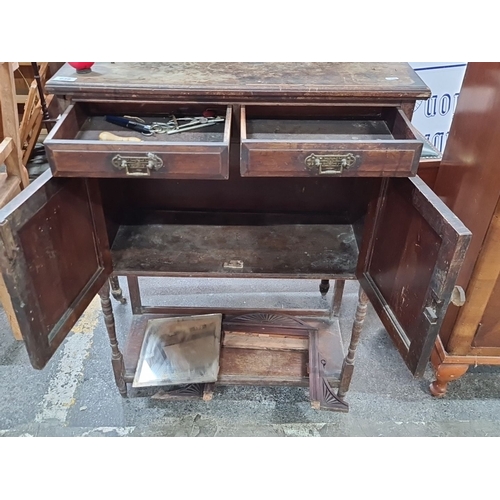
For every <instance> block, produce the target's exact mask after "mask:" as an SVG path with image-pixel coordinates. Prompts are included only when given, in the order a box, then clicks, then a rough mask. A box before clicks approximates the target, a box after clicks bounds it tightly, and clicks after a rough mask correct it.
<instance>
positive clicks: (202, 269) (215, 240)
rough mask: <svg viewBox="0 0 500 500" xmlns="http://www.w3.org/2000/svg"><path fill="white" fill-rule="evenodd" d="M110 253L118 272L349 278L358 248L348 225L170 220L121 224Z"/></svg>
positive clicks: (355, 261)
mask: <svg viewBox="0 0 500 500" xmlns="http://www.w3.org/2000/svg"><path fill="white" fill-rule="evenodd" d="M207 248H208V249H210V251H207ZM112 254H113V262H114V270H115V272H116V273H118V274H119V273H123V272H131V273H136V274H144V273H156V274H158V275H170V276H174V275H179V276H180V275H184V276H194V275H204V276H219V277H220V276H233V277H244V276H246V277H250V276H254V277H258V276H261V277H263V276H267V277H298V276H301V277H311V278H313V277H318V278H322V277H325V276H326V277H329V278H335V277H345V278H347V279H348V278H350V277H353V276H354V273H355V269H356V264H357V257H358V249H357V244H356V240H355V238H354V234H353V231H352V227H351V226H349V225H334V224H332V225H326V224H314V225H302V224H281V225H278V224H266V225H264V226H253V225H212V224H210V225H197V224H187V225H186V224H173V223H172V224H151V225H127V226H125V225H124V226H122V227H121V228H120V229H119V231H118V234H117V236H116V238H115V241H114V244H113V247H112ZM231 261H238V262H239V263H241V265H240V266H236V265H231V264H230V263H231Z"/></svg>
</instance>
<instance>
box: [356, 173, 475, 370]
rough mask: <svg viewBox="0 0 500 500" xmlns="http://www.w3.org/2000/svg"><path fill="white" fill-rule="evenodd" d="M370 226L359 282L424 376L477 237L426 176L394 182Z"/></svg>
mask: <svg viewBox="0 0 500 500" xmlns="http://www.w3.org/2000/svg"><path fill="white" fill-rule="evenodd" d="M366 224H367V231H368V234H369V235H370V236H369V237H368V238H365V240H364V243H363V248H362V249H361V253H360V259H359V265H358V277H359V279H360V282H361V285H362V286H363V288H364V290H365V291H366V293H367V294H368V296H369V298H370V301H371V303H372V304H373V307H374V308H375V310H376V311H377V313H378V315H379V316H380V318H381V320H382V322H383V324H384V326H385V328H386V329H387V331H388V332H389V335H390V336H391V338H392V340H393V341H394V343H395V345H396V347H397V349H398V350H399V352H400V353H401V355H402V357H403V359H404V361H405V363H406V364H407V365H408V367H409V368H410V370H411V371H412V373H413V374H414V375H415V376H422V374H423V372H424V369H425V366H426V364H427V361H428V359H429V357H430V353H431V350H432V346H433V344H434V341H435V339H436V337H437V335H438V332H439V328H440V326H441V323H442V321H443V318H444V314H445V313H446V309H447V307H448V304H449V302H450V300H451V294H452V291H453V288H454V286H455V282H456V278H457V275H458V272H459V270H460V267H461V265H462V262H463V260H464V256H465V252H466V250H467V247H468V245H469V242H470V238H471V233H470V231H469V230H468V229H467V228H466V227H465V226H464V225H463V224H462V223H461V221H460V220H459V219H458V218H457V217H456V216H455V215H454V214H453V212H451V210H449V209H448V208H447V207H446V206H445V205H444V203H443V202H442V201H441V200H440V199H439V198H438V197H437V196H436V194H435V193H434V192H433V191H432V190H431V189H430V188H429V187H428V186H427V185H426V184H425V183H424V182H423V181H422V180H421V179H420V178H419V177H415V178H410V179H389V180H387V181H386V182H385V183H384V184H383V187H382V191H381V195H380V196H379V198H378V199H377V200H374V201H373V203H372V205H371V207H370V210H369V214H368V216H367V221H366Z"/></svg>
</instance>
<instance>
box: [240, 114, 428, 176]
mask: <svg viewBox="0 0 500 500" xmlns="http://www.w3.org/2000/svg"><path fill="white" fill-rule="evenodd" d="M354 110H356V108H354ZM388 111H391V110H388ZM392 111H395V110H392ZM305 112H307V113H310V112H311V111H310V110H309V109H307V108H306V110H305ZM324 112H325V110H324V109H323V110H322V114H324ZM344 112H345V111H344ZM357 112H358V113H361V112H362V110H361V111H360V110H357ZM249 113H250V114H251V115H253V116H255V115H256V113H258V112H257V111H256V110H253V109H251V108H250V109H249ZM277 113H278V116H279V111H278V112H277ZM295 113H296V115H295V119H294V120H290V119H280V118H278V117H276V118H273V119H264V120H263V119H256V118H252V119H247V113H246V107H245V106H242V107H241V121H242V126H241V130H242V131H243V133H242V136H241V155H240V157H241V175H242V176H252V177H253V176H259V177H310V176H321V177H328V176H338V177H351V176H366V177H380V176H391V177H395V176H405V177H406V176H409V175H414V174H415V173H416V171H417V166H418V160H419V158H420V152H421V150H422V143H421V142H420V141H419V140H417V139H416V138H415V135H414V133H413V131H412V128H411V126H410V124H409V122H408V120H407V119H406V118H405V117H404V115H403V114H402V113H401V112H400V111H397V112H396V113H392V115H394V114H395V115H396V118H395V119H394V116H393V117H392V119H393V120H394V124H391V123H390V122H389V121H388V119H386V120H387V121H386V120H383V119H378V120H367V119H365V118H359V117H358V118H356V117H355V116H354V117H353V118H352V119H350V120H346V117H345V116H341V117H340V118H341V119H337V120H335V117H336V109H335V107H332V108H331V110H330V115H329V116H322V119H321V120H311V119H305V118H304V117H303V116H301V113H300V110H296V111H295ZM387 115H390V113H387ZM243 122H244V124H243ZM348 153H350V154H352V155H353V156H354V158H355V160H354V164H353V165H352V166H349V167H348V168H347V167H346V168H344V169H343V171H342V172H340V173H338V172H326V173H325V172H322V171H321V170H320V169H319V168H318V167H314V168H311V167H310V166H308V164H307V162H306V159H307V158H308V157H309V156H310V155H311V154H314V155H347V154H348Z"/></svg>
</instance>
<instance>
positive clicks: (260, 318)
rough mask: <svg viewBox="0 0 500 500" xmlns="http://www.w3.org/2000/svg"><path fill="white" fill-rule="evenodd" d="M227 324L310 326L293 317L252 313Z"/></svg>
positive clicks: (233, 319) (230, 320) (232, 319)
mask: <svg viewBox="0 0 500 500" xmlns="http://www.w3.org/2000/svg"><path fill="white" fill-rule="evenodd" d="M227 323H231V324H235V323H236V324H243V325H245V324H252V325H254V324H267V325H272V326H289V327H301V328H302V327H306V328H309V326H308V325H307V324H306V323H304V322H303V321H300V320H299V319H297V318H294V317H292V316H285V315H283V314H273V313H251V314H244V315H242V316H235V317H232V318H229V319H228V320H227Z"/></svg>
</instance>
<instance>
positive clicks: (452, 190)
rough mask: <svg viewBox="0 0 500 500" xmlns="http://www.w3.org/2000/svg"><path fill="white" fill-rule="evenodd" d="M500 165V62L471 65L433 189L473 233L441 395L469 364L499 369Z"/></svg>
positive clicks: (448, 325) (436, 354) (438, 367)
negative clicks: (462, 294)
mask: <svg viewBox="0 0 500 500" xmlns="http://www.w3.org/2000/svg"><path fill="white" fill-rule="evenodd" d="M499 158H500V63H469V64H468V65H467V70H466V73H465V77H464V81H463V84H462V90H461V92H460V97H459V99H458V103H457V109H456V111H455V116H454V118H453V122H452V124H451V129H450V135H449V138H448V142H447V144H446V149H445V151H444V154H443V159H442V162H441V166H440V168H439V172H438V175H437V179H436V182H435V186H434V189H435V191H436V193H437V194H438V195H439V196H440V197H441V199H442V200H443V201H444V202H445V203H446V204H447V205H448V206H449V207H450V208H451V209H452V210H453V212H454V213H455V214H457V216H458V217H460V219H461V220H462V221H463V222H464V224H465V225H466V226H467V227H468V228H469V229H470V230H471V231H472V242H471V245H470V248H469V251H468V253H467V255H466V258H465V262H464V265H463V267H462V270H461V271H460V274H459V277H458V281H457V284H458V285H460V286H461V287H462V288H463V290H464V291H465V299H466V300H465V303H464V304H463V306H462V307H457V306H455V305H453V304H452V305H451V306H450V307H449V309H448V312H447V314H446V317H445V321H444V324H443V327H442V329H441V332H440V334H439V337H438V339H437V342H436V346H435V349H434V351H433V354H432V364H433V365H434V368H435V371H436V381H435V382H433V384H432V385H431V392H432V394H434V395H435V396H443V395H444V394H445V393H446V388H447V384H448V382H450V381H451V380H455V379H457V378H459V377H460V376H462V375H463V374H464V373H465V372H466V371H467V369H468V368H469V366H470V365H481V364H485V365H500V220H499V217H500V164H499ZM463 298H464V297H462V301H463ZM457 301H458V303H461V299H460V297H458V296H457Z"/></svg>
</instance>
